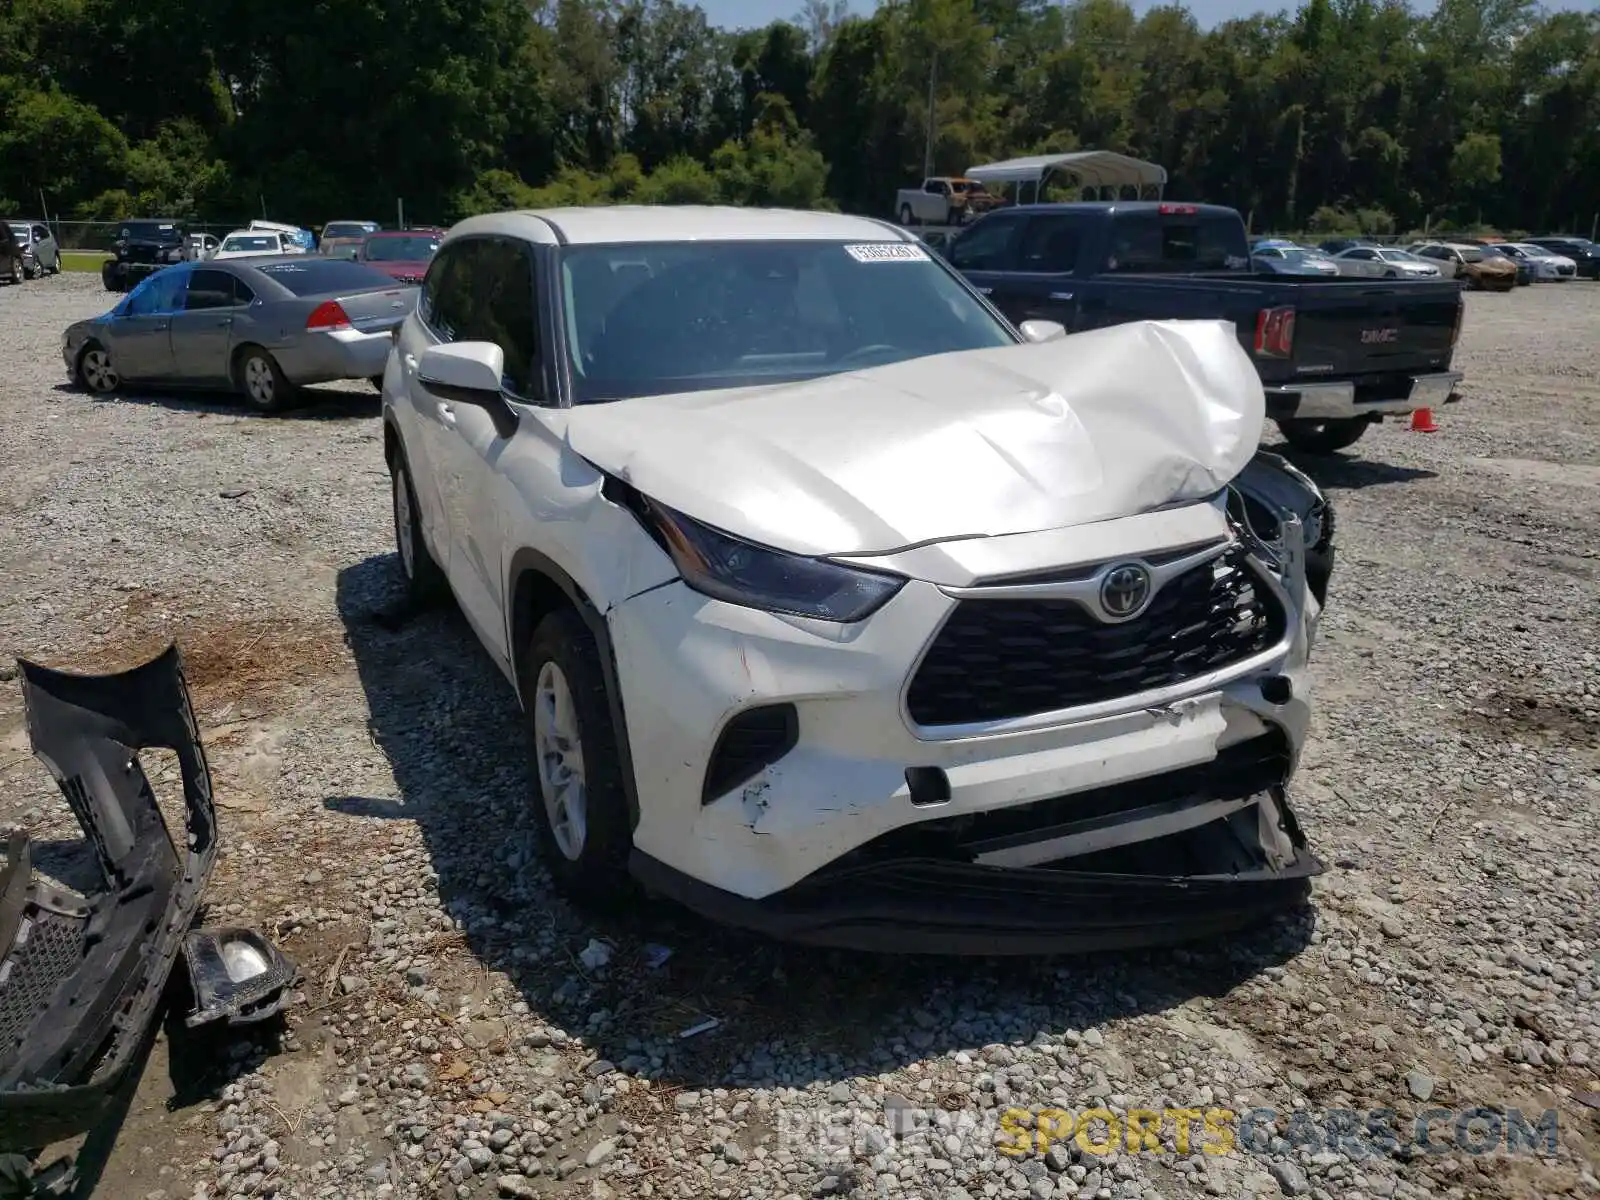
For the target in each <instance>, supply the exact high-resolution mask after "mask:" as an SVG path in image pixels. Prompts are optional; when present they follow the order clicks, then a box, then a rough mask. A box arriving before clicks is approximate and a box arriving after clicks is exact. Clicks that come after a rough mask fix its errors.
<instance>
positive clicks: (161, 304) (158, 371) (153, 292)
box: [106, 266, 189, 380]
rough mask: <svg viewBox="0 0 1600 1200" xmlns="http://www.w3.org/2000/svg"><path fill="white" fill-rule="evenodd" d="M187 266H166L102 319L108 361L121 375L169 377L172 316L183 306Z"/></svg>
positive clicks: (170, 372)
mask: <svg viewBox="0 0 1600 1200" xmlns="http://www.w3.org/2000/svg"><path fill="white" fill-rule="evenodd" d="M188 284H189V268H188V267H185V266H173V267H167V268H165V269H163V270H160V271H157V272H156V273H155V274H154V275H151V276H149V277H148V278H146V279H145V280H144V281H143V282H142V283H140V284H139V286H138V287H136V288H134V289H133V291H131V292H129V293H128V298H127V299H126V300H124V301H123V303H122V307H121V308H120V310H118V313H117V316H116V318H115V319H114V320H111V321H108V322H107V323H106V338H107V340H108V341H109V342H110V343H111V344H110V345H109V346H108V347H107V349H108V350H109V351H110V352H111V361H112V363H113V364H114V365H115V366H116V368H117V373H118V374H119V375H121V376H122V378H123V379H127V380H136V379H151V380H156V379H170V378H172V376H173V375H174V374H175V373H176V370H175V367H174V364H173V357H172V320H173V317H174V316H176V315H177V314H178V313H179V312H180V311H181V310H182V307H183V297H184V292H185V290H186V289H187V287H188Z"/></svg>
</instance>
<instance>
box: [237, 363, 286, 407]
mask: <svg viewBox="0 0 1600 1200" xmlns="http://www.w3.org/2000/svg"><path fill="white" fill-rule="evenodd" d="M244 388H245V391H246V392H247V393H249V396H250V399H252V400H254V401H255V402H256V403H257V404H259V405H260V406H261V407H262V408H271V407H272V401H273V399H274V396H275V395H276V393H277V390H278V381H277V380H276V379H274V378H273V376H272V364H271V363H269V362H268V361H267V360H266V359H264V358H262V357H261V356H260V355H253V356H252V357H250V358H249V359H247V360H246V361H245V364H244Z"/></svg>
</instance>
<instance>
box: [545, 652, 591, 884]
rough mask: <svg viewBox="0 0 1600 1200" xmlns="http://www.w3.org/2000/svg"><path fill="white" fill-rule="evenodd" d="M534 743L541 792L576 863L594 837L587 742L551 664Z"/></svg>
mask: <svg viewBox="0 0 1600 1200" xmlns="http://www.w3.org/2000/svg"><path fill="white" fill-rule="evenodd" d="M533 742H534V750H535V753H536V755H537V758H538V771H539V791H540V793H541V795H542V796H543V798H544V811H545V816H546V818H547V819H548V820H549V822H550V832H551V835H552V836H553V837H554V838H555V843H556V848H557V849H559V850H560V851H561V853H562V854H563V855H564V856H565V857H566V858H568V859H569V860H571V861H573V862H576V861H578V859H579V857H580V856H581V855H582V854H583V848H584V843H585V841H586V840H587V835H588V805H587V800H588V795H587V791H586V789H585V786H584V763H583V742H582V739H581V738H580V736H579V730H578V712H577V708H576V707H575V706H574V704H573V701H572V688H571V687H570V686H569V685H568V683H567V677H566V674H565V673H564V672H563V671H562V670H561V668H560V667H558V666H557V665H556V664H555V663H553V662H549V661H546V662H545V664H544V665H543V666H542V667H540V668H539V678H538V680H537V682H536V683H535V684H534V690H533Z"/></svg>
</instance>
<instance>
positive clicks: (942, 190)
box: [894, 175, 1000, 225]
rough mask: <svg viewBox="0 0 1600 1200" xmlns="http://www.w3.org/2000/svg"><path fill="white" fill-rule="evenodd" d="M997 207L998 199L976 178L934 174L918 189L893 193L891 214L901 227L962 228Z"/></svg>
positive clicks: (904, 189) (907, 189) (905, 189)
mask: <svg viewBox="0 0 1600 1200" xmlns="http://www.w3.org/2000/svg"><path fill="white" fill-rule="evenodd" d="M999 204H1000V198H999V197H998V196H995V195H992V194H990V193H989V192H988V191H986V190H985V189H984V186H983V184H981V183H979V182H978V181H977V180H976V179H962V178H960V177H957V176H949V175H933V176H929V177H928V178H927V179H924V180H923V181H922V186H921V187H919V188H901V189H900V190H899V191H898V192H896V193H895V198H894V211H895V215H896V216H898V217H899V219H900V224H902V225H910V224H911V223H912V222H915V223H916V224H918V225H965V224H966V223H967V222H968V221H972V220H976V219H977V218H978V217H981V216H982V215H983V214H984V213H986V212H988V211H989V210H990V209H991V208H996V207H998V206H999Z"/></svg>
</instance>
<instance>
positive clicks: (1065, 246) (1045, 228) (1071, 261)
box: [1017, 213, 1083, 275]
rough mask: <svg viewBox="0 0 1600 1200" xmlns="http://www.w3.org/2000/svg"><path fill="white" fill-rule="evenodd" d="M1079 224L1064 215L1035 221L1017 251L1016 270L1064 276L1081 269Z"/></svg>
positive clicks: (1027, 230)
mask: <svg viewBox="0 0 1600 1200" xmlns="http://www.w3.org/2000/svg"><path fill="white" fill-rule="evenodd" d="M1082 244H1083V238H1082V236H1081V234H1080V232H1079V222H1078V221H1077V219H1076V218H1074V217H1071V216H1069V215H1067V214H1065V213H1061V214H1057V215H1054V216H1048V217H1032V218H1030V219H1029V221H1028V225H1027V228H1026V229H1025V230H1024V231H1023V234H1022V241H1021V243H1020V244H1019V245H1018V247H1017V270H1019V271H1034V272H1038V273H1040V274H1056V275H1059V274H1065V273H1067V272H1069V271H1073V270H1075V269H1076V268H1077V266H1078V249H1079V247H1080V246H1081V245H1082Z"/></svg>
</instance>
